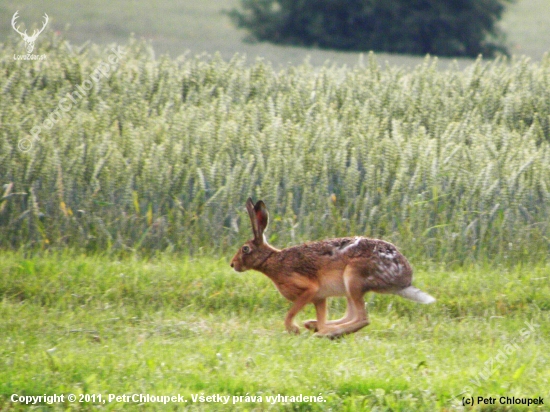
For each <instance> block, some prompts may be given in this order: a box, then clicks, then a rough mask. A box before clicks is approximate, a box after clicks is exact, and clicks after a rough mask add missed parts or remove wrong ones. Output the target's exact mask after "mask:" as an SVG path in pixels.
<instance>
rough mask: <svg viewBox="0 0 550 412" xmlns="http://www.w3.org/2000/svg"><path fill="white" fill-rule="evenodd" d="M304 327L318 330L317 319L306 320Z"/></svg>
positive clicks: (314, 330)
mask: <svg viewBox="0 0 550 412" xmlns="http://www.w3.org/2000/svg"><path fill="white" fill-rule="evenodd" d="M304 327H305V328H306V329H309V330H311V331H313V332H317V331H318V329H317V320H315V319H311V320H306V321H305V322H304Z"/></svg>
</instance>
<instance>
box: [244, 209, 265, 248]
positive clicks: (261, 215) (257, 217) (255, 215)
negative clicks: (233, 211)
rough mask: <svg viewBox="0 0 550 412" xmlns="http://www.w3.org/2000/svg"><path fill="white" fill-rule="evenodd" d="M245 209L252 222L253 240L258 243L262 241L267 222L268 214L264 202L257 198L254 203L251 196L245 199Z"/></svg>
mask: <svg viewBox="0 0 550 412" xmlns="http://www.w3.org/2000/svg"><path fill="white" fill-rule="evenodd" d="M246 210H247V211H248V215H249V216H250V223H252V231H253V232H254V240H255V241H256V242H259V243H263V241H264V236H263V235H264V230H265V228H266V227H267V224H268V222H269V215H268V213H267V207H266V206H265V203H264V202H262V201H261V200H259V201H258V202H257V203H256V205H254V202H252V199H251V198H248V200H247V201H246Z"/></svg>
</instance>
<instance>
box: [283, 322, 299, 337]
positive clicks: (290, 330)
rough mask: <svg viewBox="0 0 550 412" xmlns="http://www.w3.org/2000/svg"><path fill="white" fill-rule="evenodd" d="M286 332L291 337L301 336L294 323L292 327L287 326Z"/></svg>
mask: <svg viewBox="0 0 550 412" xmlns="http://www.w3.org/2000/svg"><path fill="white" fill-rule="evenodd" d="M286 330H287V332H288V333H290V334H291V335H299V334H300V328H299V327H298V326H297V325H295V324H294V323H292V324H290V325H286Z"/></svg>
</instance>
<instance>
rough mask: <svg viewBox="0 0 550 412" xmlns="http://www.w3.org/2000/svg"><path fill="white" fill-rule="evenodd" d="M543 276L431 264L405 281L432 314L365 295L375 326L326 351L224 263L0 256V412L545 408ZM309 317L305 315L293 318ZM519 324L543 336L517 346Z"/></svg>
mask: <svg viewBox="0 0 550 412" xmlns="http://www.w3.org/2000/svg"><path fill="white" fill-rule="evenodd" d="M548 271H549V268H548V267H547V266H537V267H519V266H518V267H516V268H503V267H494V268H488V267H487V268H480V267H470V268H463V269H461V270H457V271H445V270H442V269H440V268H437V267H430V268H428V267H426V268H424V269H422V270H417V271H416V278H415V284H416V285H417V286H419V287H421V288H422V289H424V290H426V291H427V292H429V293H430V294H432V295H434V296H436V297H437V299H438V301H437V303H436V304H434V305H430V306H425V305H418V304H415V303H412V302H409V301H405V300H403V299H401V298H399V297H397V296H382V295H372V296H370V295H367V300H368V301H369V311H370V315H371V321H372V324H371V325H370V326H369V327H367V328H366V329H364V330H362V331H361V332H359V333H357V334H354V335H351V336H348V337H345V338H343V339H340V340H337V341H330V340H324V339H316V338H313V337H312V336H311V335H310V333H309V332H306V331H305V330H304V332H303V333H302V334H301V335H300V336H290V335H287V334H286V332H284V326H283V318H284V314H285V312H286V310H287V309H288V307H289V303H288V302H286V301H285V300H284V299H283V298H282V297H281V296H280V295H279V294H278V293H277V292H276V290H275V288H274V287H273V285H272V284H271V283H270V281H269V280H268V279H267V278H265V277H264V276H263V275H261V274H259V273H255V272H246V273H242V274H237V273H235V272H233V271H232V270H231V269H230V268H229V266H228V261H227V259H226V258H223V259H219V260H217V259H212V258H189V257H177V256H167V255H164V256H161V257H159V258H155V259H150V260H140V259H125V260H120V261H117V260H112V259H110V258H106V257H100V256H93V257H87V256H84V255H74V254H70V253H68V252H65V253H62V254H59V255H52V254H46V255H44V256H42V257H39V256H35V257H28V258H24V257H23V256H22V254H20V253H3V254H2V255H0V330H1V331H2V335H1V337H0V364H1V365H2V367H0V408H10V405H11V407H13V406H17V405H13V404H11V402H10V401H9V398H10V396H11V394H13V393H17V394H20V395H41V394H44V393H46V394H54V393H57V394H61V393H64V394H69V393H74V394H82V393H83V394H103V396H106V395H108V394H117V395H122V394H128V393H148V394H151V395H177V394H180V395H182V396H185V397H186V398H187V399H188V404H187V405H186V406H189V407H193V408H195V409H200V410H233V408H234V406H233V405H226V406H225V407H220V406H219V405H217V404H199V403H193V402H192V400H191V395H192V394H205V395H215V394H221V395H230V396H238V395H243V396H245V395H247V394H248V395H254V396H260V395H261V396H262V397H263V398H264V401H265V398H266V397H267V396H268V395H269V396H271V395H277V394H282V395H288V396H292V395H299V394H303V395H316V396H317V395H319V394H322V396H323V398H324V399H325V400H326V402H325V403H323V404H316V403H303V404H286V405H283V404H276V405H273V406H270V405H269V404H268V403H267V402H264V403H248V404H245V403H242V404H238V405H237V407H238V409H239V410H246V409H248V410H250V409H253V408H255V409H256V410H326V409H327V408H331V409H332V410H361V409H363V408H368V409H369V410H379V411H411V410H420V411H446V410H447V411H448V410H453V408H455V407H458V405H459V401H458V400H456V399H453V396H455V395H458V394H460V393H461V392H462V391H463V390H464V389H467V390H468V387H470V388H472V389H470V390H471V391H472V393H473V395H475V396H517V397H536V396H543V397H546V400H548V398H547V397H548V395H549V393H548V388H549V387H550V368H549V367H548V365H549V362H550V355H549V351H548V345H549V336H550V330H549V325H550V322H549V320H550V319H549V315H548V314H549V312H548V311H549V309H550V299H549V296H550V279H549V277H548ZM343 310H344V302H343V301H342V300H341V299H335V300H333V301H332V305H331V313H332V316H333V317H336V316H338V315H339V314H341V313H342V311H343ZM309 317H313V309H312V308H307V310H306V311H305V313H302V314H300V315H299V320H300V321H302V320H305V319H307V318H309ZM525 322H529V323H531V324H535V325H540V326H535V327H533V328H534V331H533V332H532V333H531V334H530V335H529V336H526V335H522V332H521V331H522V330H524V333H525V330H529V329H525V328H527V326H526V324H525ZM522 336H523V338H524V340H523V341H522V342H521V341H520V339H521V338H522ZM514 342H515V346H511V344H512V343H514ZM507 350H509V352H508V354H506V355H503V353H505V352H506V351H507ZM499 354H500V357H498V356H499ZM499 359H500V360H502V361H499ZM491 360H493V366H492V368H491V369H490V370H489V369H487V368H488V366H487V365H489V364H486V362H490V361H491ZM480 374H481V375H480ZM482 376H485V377H486V379H485V378H483V377H482ZM476 381H477V382H478V385H479V387H478V386H477V384H476V383H475V382H476ZM67 406H68V404H65V405H56V406H53V407H52V409H54V410H61V409H64V408H65V407H67ZM71 406H72V407H73V408H74V409H77V410H79V409H83V410H91V409H93V407H92V405H91V404H89V403H88V404H86V403H85V404H79V405H76V404H73V405H71ZM103 406H104V409H106V410H113V409H120V408H131V407H132V406H135V404H134V405H131V404H124V403H116V402H113V403H107V404H105V405H103ZM146 406H147V409H154V407H155V406H157V407H158V409H173V408H174V406H175V405H174V404H172V405H168V406H166V407H162V406H158V405H152V404H148V405H146ZM458 409H459V410H460V408H458ZM468 410H470V409H468ZM475 410H481V408H477V407H476V409H475ZM485 410H487V409H485ZM498 410H505V409H498ZM509 410H521V409H517V408H516V409H514V408H512V409H509Z"/></svg>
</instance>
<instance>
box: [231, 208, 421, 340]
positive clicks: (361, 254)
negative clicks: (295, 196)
mask: <svg viewBox="0 0 550 412" xmlns="http://www.w3.org/2000/svg"><path fill="white" fill-rule="evenodd" d="M246 208H247V210H248V212H249V216H250V220H251V223H252V228H253V232H254V239H252V240H249V241H248V242H246V243H245V244H244V245H243V246H242V247H241V249H240V250H239V251H238V252H237V253H236V254H235V256H234V257H233V259H232V260H231V267H233V268H234V269H235V270H236V271H238V272H242V271H245V270H249V269H254V270H257V271H259V272H262V273H264V274H265V275H267V276H268V277H269V278H270V279H271V280H272V281H273V283H274V284H275V286H276V287H277V289H278V290H279V292H280V293H281V294H282V295H283V296H284V297H285V298H286V299H288V300H289V301H291V302H293V303H294V304H293V306H292V307H291V308H290V310H289V312H288V314H287V316H286V319H285V326H286V328H287V330H288V331H289V332H291V333H298V332H299V329H298V326H296V325H295V324H294V323H293V318H294V316H295V315H296V314H297V313H298V312H299V311H300V310H301V309H302V308H303V307H304V306H305V305H306V304H308V303H313V304H314V305H315V308H316V312H317V319H316V320H311V321H307V322H306V323H305V327H306V328H308V329H311V330H316V331H317V333H316V335H317V336H328V337H331V338H333V337H337V336H341V335H343V334H346V333H352V332H355V331H357V330H359V329H361V328H362V327H364V326H366V325H368V324H369V320H368V315H367V312H366V310H365V303H364V300H363V295H364V294H365V293H366V292H369V291H372V292H378V293H398V292H399V291H402V290H403V289H405V288H407V287H410V286H411V281H412V269H411V266H410V265H409V262H408V261H407V259H406V258H405V257H404V256H403V255H402V254H401V253H400V252H399V251H398V250H397V248H396V247H395V246H394V245H392V244H391V243H388V242H385V241H383V240H378V239H369V238H365V237H346V238H339V239H328V240H323V241H319V242H310V243H305V244H303V245H299V246H293V247H289V248H286V249H283V250H278V249H275V248H274V247H272V246H270V245H268V244H267V242H266V241H265V238H264V236H263V233H264V231H265V229H266V227H267V224H268V213H267V208H266V207H265V204H264V203H263V202H262V201H258V202H257V203H256V205H254V204H253V203H252V199H248V201H247V204H246ZM331 296H346V298H347V301H348V311H347V314H346V316H344V317H343V318H342V319H339V320H336V321H327V320H326V298H327V297H331Z"/></svg>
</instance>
